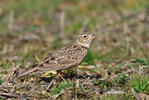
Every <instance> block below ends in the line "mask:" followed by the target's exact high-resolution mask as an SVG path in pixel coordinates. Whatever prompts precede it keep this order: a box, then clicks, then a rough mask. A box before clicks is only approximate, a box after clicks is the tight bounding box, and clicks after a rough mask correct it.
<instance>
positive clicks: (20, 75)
mask: <svg viewBox="0 0 149 100" xmlns="http://www.w3.org/2000/svg"><path fill="white" fill-rule="evenodd" d="M38 72H39V71H38V68H33V69H32V70H29V71H26V72H22V73H20V74H19V75H18V76H17V77H18V78H20V77H24V76H26V75H34V74H36V73H38Z"/></svg>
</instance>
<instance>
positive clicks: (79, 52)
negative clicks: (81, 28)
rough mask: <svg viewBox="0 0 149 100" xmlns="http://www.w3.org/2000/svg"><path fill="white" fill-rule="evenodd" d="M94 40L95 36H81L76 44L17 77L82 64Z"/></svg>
mask: <svg viewBox="0 0 149 100" xmlns="http://www.w3.org/2000/svg"><path fill="white" fill-rule="evenodd" d="M94 38H95V36H94V35H92V34H86V33H85V34H81V35H79V36H78V38H77V40H76V42H75V43H72V44H70V45H67V46H64V47H63V48H61V49H59V50H56V51H54V52H53V53H51V54H50V55H49V56H48V57H47V58H46V59H44V60H43V61H41V62H39V63H38V64H35V65H34V66H33V67H32V68H31V69H30V70H28V71H24V72H21V73H18V75H17V77H23V76H26V75H35V74H37V73H43V72H48V71H58V70H62V69H66V68H70V67H74V66H77V65H79V64H81V63H82V61H83V60H84V59H85V57H86V55H87V52H88V49H89V47H90V44H91V42H92V40H93V39H94Z"/></svg>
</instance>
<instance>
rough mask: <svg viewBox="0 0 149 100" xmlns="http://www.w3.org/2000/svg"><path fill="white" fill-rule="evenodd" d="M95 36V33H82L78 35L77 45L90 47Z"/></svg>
mask: <svg viewBox="0 0 149 100" xmlns="http://www.w3.org/2000/svg"><path fill="white" fill-rule="evenodd" d="M95 37H96V36H95V35H93V34H81V35H79V36H78V38H77V41H76V44H77V45H81V46H84V47H86V48H89V47H90V44H91V42H92V40H93V39H94V38H95Z"/></svg>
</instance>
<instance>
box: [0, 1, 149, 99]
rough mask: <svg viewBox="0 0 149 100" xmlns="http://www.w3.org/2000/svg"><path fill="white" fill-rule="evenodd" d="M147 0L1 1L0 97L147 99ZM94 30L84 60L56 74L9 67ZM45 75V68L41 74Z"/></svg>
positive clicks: (33, 59) (38, 57)
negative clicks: (19, 73) (22, 73)
mask: <svg viewBox="0 0 149 100" xmlns="http://www.w3.org/2000/svg"><path fill="white" fill-rule="evenodd" d="M148 26H149V3H148V0H123V1H122V0H109V1H108V0H99V1H97V0H71V1H70V0H9V1H8V0H1V1H0V100H5V99H9V98H10V99H14V100H16V99H18V100H19V99H20V98H21V99H23V98H24V99H37V100H38V99H39V100H41V99H56V100H71V99H72V100H77V99H78V100H87V99H89V100H99V99H100V100H120V99H121V100H140V99H141V100H145V98H146V100H148V99H149V96H148V94H149V53H148V50H149V27H148ZM83 32H88V33H93V34H96V36H97V37H96V39H95V40H94V41H93V43H92V45H91V49H90V50H89V53H88V56H87V58H86V59H85V61H84V62H83V63H82V64H81V65H79V66H77V67H76V68H75V69H67V70H64V71H62V72H61V74H62V76H63V77H64V78H65V80H62V79H61V78H59V77H58V76H57V74H55V75H52V76H51V75H46V77H42V76H43V75H36V76H29V77H25V78H23V79H16V80H15V81H14V82H13V83H12V82H11V77H12V74H13V72H14V71H15V70H16V69H17V68H20V69H21V70H23V69H25V68H27V67H29V66H30V65H32V64H35V63H37V62H39V61H40V60H42V59H44V58H45V57H47V55H49V54H50V53H51V52H52V51H54V50H56V49H58V48H61V47H62V46H64V45H67V44H70V43H73V42H74V41H75V40H76V38H77V36H78V34H80V33H83ZM46 74H48V73H46Z"/></svg>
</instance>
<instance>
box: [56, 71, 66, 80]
mask: <svg viewBox="0 0 149 100" xmlns="http://www.w3.org/2000/svg"><path fill="white" fill-rule="evenodd" d="M58 76H59V77H60V78H61V79H62V80H63V81H65V79H64V78H63V76H62V75H61V74H60V73H58Z"/></svg>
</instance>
